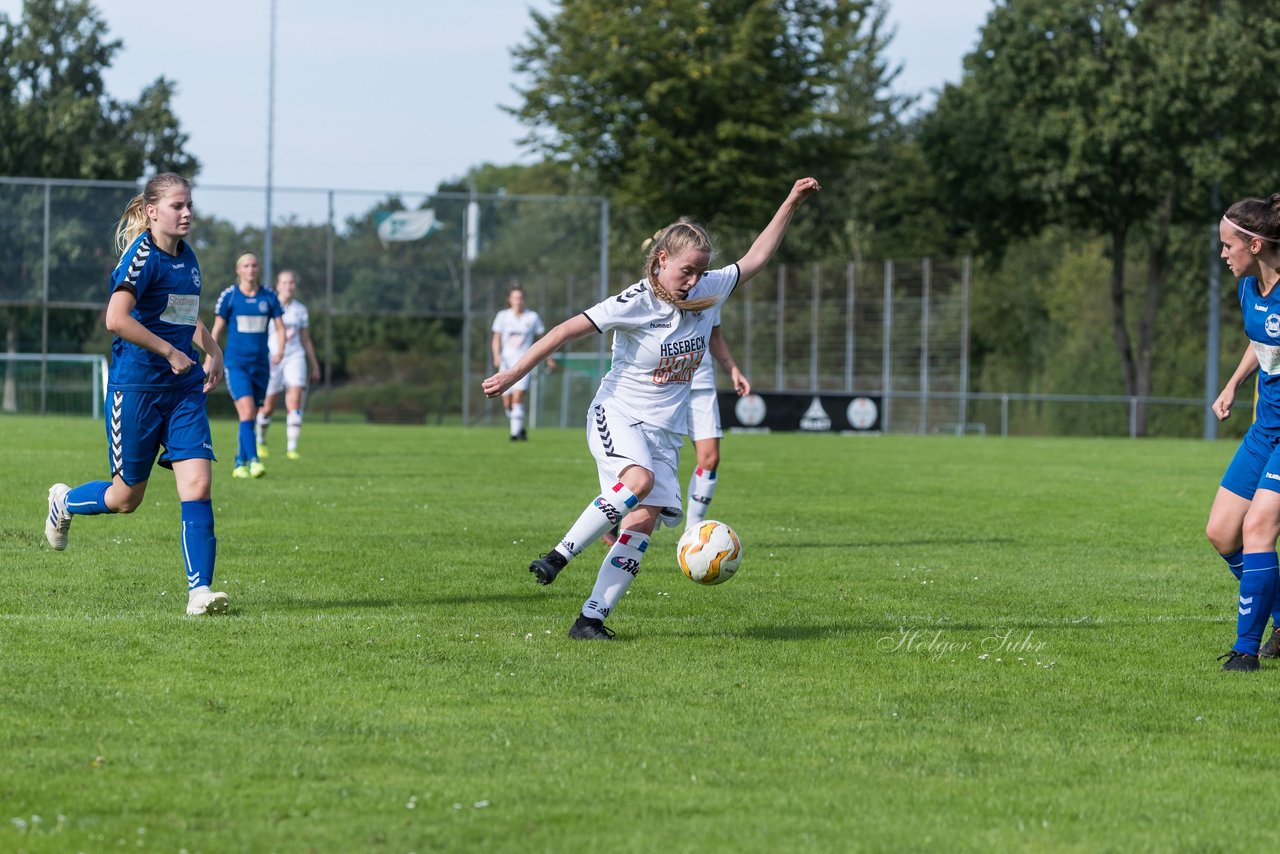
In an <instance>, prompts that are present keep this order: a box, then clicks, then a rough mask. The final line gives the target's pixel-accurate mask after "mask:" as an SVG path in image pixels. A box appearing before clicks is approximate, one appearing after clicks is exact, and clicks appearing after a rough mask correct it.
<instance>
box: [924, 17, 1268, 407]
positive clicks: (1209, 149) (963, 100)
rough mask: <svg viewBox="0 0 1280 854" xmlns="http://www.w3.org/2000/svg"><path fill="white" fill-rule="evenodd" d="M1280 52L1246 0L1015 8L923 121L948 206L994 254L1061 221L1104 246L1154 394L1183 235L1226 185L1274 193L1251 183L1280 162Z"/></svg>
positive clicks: (1115, 331) (985, 37)
mask: <svg viewBox="0 0 1280 854" xmlns="http://www.w3.org/2000/svg"><path fill="white" fill-rule="evenodd" d="M1277 48H1280V21H1277V20H1276V18H1275V17H1274V16H1272V15H1267V14H1264V13H1261V12H1260V11H1259V10H1258V9H1257V8H1256V7H1255V6H1254V5H1253V4H1247V3H1245V2H1243V0H1217V2H1207V0H1206V2H1168V0H1101V2H1086V0H1022V2H1018V3H1002V4H1000V5H997V6H996V8H995V9H994V10H993V11H992V13H991V15H990V17H989V18H988V20H987V23H986V26H985V27H984V29H983V33H982V40H981V43H980V44H979V46H978V48H977V50H975V51H974V52H973V53H971V54H970V55H969V56H968V57H966V59H965V75H964V78H963V80H962V81H961V83H960V84H959V85H956V86H948V87H947V88H946V90H945V91H944V92H943V94H942V97H941V98H940V100H939V103H938V106H937V109H936V110H935V111H934V113H933V114H932V115H931V116H930V117H929V118H928V119H927V121H926V122H925V127H924V128H923V131H922V145H923V146H924V151H925V153H926V157H927V160H928V162H929V163H930V165H931V168H932V170H933V171H934V173H935V175H936V176H937V178H938V181H939V184H940V186H941V187H942V188H943V190H944V192H943V193H941V194H940V203H941V204H942V205H944V206H945V207H946V208H947V209H948V211H949V213H950V214H951V215H952V216H953V217H955V218H956V219H957V220H958V221H962V222H965V223H967V224H968V225H969V226H970V228H971V230H972V233H973V235H974V239H975V241H976V242H977V243H978V244H979V245H980V246H981V247H983V248H984V249H985V250H986V251H987V252H988V253H989V254H990V255H991V256H992V257H995V256H998V255H1000V254H1001V253H1002V251H1003V249H1004V248H1005V247H1006V246H1008V245H1009V243H1010V241H1012V240H1015V239H1017V238H1019V237H1024V236H1027V235H1032V234H1036V233H1038V232H1039V231H1040V230H1041V229H1042V228H1044V227H1045V226H1046V225H1048V224H1061V225H1064V226H1067V227H1069V228H1073V229H1079V230H1082V231H1086V232H1089V233H1092V234H1095V235H1098V236H1101V237H1103V238H1105V240H1106V242H1107V254H1108V256H1109V259H1110V275H1109V300H1110V305H1111V311H1110V315H1111V317H1110V325H1111V337H1112V340H1113V342H1114V346H1115V349H1116V353H1117V356H1118V360H1119V365H1120V370H1121V372H1122V375H1123V379H1124V390H1125V393H1126V394H1130V395H1139V396H1146V395H1149V394H1151V391H1152V377H1153V370H1152V368H1153V364H1154V360H1155V341H1156V337H1157V335H1156V328H1155V325H1156V322H1157V320H1158V318H1159V316H1160V305H1161V298H1162V294H1163V293H1164V292H1165V291H1166V289H1167V286H1168V283H1169V276H1170V272H1171V265H1172V256H1171V251H1172V247H1173V244H1174V242H1175V241H1176V240H1177V239H1178V238H1179V236H1180V235H1181V234H1182V232H1180V230H1179V229H1180V228H1188V227H1192V226H1203V225H1204V224H1206V223H1208V222H1211V221H1212V220H1213V219H1214V218H1216V215H1217V214H1218V213H1219V212H1218V211H1213V210H1211V205H1210V203H1209V192H1210V187H1211V185H1212V184H1213V182H1215V181H1218V182H1221V183H1222V185H1224V186H1230V187H1245V186H1251V187H1252V189H1249V190H1243V191H1242V192H1249V193H1259V192H1262V191H1263V190H1266V191H1267V192H1269V191H1270V189H1271V186H1272V185H1271V184H1262V185H1259V184H1256V183H1252V182H1255V181H1258V180H1259V179H1260V178H1261V177H1262V176H1264V175H1265V170H1263V169H1259V168H1258V166H1257V165H1256V164H1259V163H1263V162H1264V161H1265V159H1269V158H1270V148H1271V147H1272V142H1271V139H1270V133H1269V132H1268V128H1269V126H1270V122H1269V119H1270V117H1271V113H1272V112H1273V109H1274V98H1273V97H1272V95H1273V93H1274V90H1275V86H1274V78H1273V72H1272V71H1271V69H1270V63H1269V62H1268V57H1270V56H1274V55H1275V52H1276V50H1277ZM1268 177H1269V178H1270V179H1271V180H1274V176H1268ZM1194 233H1202V232H1194ZM1135 251H1136V252H1140V253H1141V255H1142V258H1143V266H1144V273H1143V279H1144V281H1143V283H1142V285H1141V287H1140V289H1139V292H1138V293H1137V294H1136V295H1134V294H1131V293H1130V292H1129V289H1128V288H1127V287H1126V274H1125V266H1126V262H1127V261H1128V260H1129V258H1130V255H1131V254H1132V253H1133V252H1135ZM1028 272H1029V273H1034V271H1031V270H1029V271H1028ZM1135 296H1136V299H1135ZM1132 302H1136V303H1137V307H1136V311H1135V310H1134V308H1133V307H1132V306H1131V303H1132ZM1135 314H1136V317H1135V316H1134V315H1135ZM1145 427H1146V412H1145V410H1144V411H1143V412H1141V413H1140V423H1139V430H1140V431H1141V432H1145Z"/></svg>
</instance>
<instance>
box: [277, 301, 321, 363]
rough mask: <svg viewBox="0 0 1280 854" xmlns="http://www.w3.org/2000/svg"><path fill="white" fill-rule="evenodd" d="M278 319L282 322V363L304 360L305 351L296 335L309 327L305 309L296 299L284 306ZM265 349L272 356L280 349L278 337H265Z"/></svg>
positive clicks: (308, 317)
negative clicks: (290, 360) (296, 359)
mask: <svg viewBox="0 0 1280 854" xmlns="http://www.w3.org/2000/svg"><path fill="white" fill-rule="evenodd" d="M281 305H284V303H281ZM280 319H281V320H283V321H284V359H283V360H282V361H287V360H289V359H293V358H306V354H307V351H306V350H305V349H303V347H302V339H301V338H299V337H298V333H300V332H301V331H302V330H304V329H306V328H307V327H308V326H310V325H311V324H310V316H309V315H308V314H307V307H306V306H305V305H303V304H302V303H300V302H298V301H297V300H296V299H295V300H289V304H288V305H284V315H283V316H282V317H281V318H280ZM267 349H268V350H269V351H270V352H271V355H273V356H274V355H275V354H276V350H278V349H280V344H279V337H278V336H277V335H275V334H274V333H273V334H271V335H268V336H267Z"/></svg>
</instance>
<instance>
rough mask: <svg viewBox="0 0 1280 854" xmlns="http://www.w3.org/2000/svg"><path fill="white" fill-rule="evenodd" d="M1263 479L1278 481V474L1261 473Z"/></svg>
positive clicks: (1279, 478) (1279, 475)
mask: <svg viewBox="0 0 1280 854" xmlns="http://www.w3.org/2000/svg"><path fill="white" fill-rule="evenodd" d="M1262 476H1263V477H1265V478H1266V479H1267V480H1280V474H1272V473H1271V472H1263V474H1262Z"/></svg>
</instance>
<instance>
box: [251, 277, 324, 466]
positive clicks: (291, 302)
mask: <svg viewBox="0 0 1280 854" xmlns="http://www.w3.org/2000/svg"><path fill="white" fill-rule="evenodd" d="M297 289H298V274H297V273H296V272H294V271H293V270H281V271H280V275H278V276H276V288H275V290H276V296H277V297H279V299H280V306H281V307H282V308H283V309H284V316H283V317H282V318H281V319H282V320H283V321H284V358H282V359H281V360H280V361H279V362H278V363H273V364H272V365H271V379H269V380H268V381H267V396H266V399H264V400H263V401H262V408H260V409H259V410H258V418H257V421H256V423H255V427H256V429H257V436H256V437H255V438H256V442H257V446H258V447H257V450H258V456H259V457H260V458H262V459H264V460H265V459H266V458H267V453H268V452H267V428H269V427H270V426H271V414H272V413H273V412H275V408H276V398H277V397H278V396H279V395H280V392H281V391H283V392H284V406H285V448H286V453H285V456H287V457H288V458H289V459H291V460H296V459H298V456H299V454H298V437H299V436H301V435H302V404H303V400H304V396H305V394H306V391H307V380H308V378H310V380H311V382H319V381H320V362H319V360H318V359H316V348H315V347H314V346H312V344H311V332H310V326H311V322H310V316H309V315H308V314H307V307H306V306H305V305H303V304H302V303H300V302H299V301H298V300H297V299H295V298H294V297H295V294H296V292H297ZM267 342H268V344H269V345H270V349H271V355H272V356H273V357H274V356H275V354H276V349H277V348H278V347H279V346H280V345H279V344H278V343H277V339H276V338H275V337H274V336H272V337H271V338H269V339H267ZM308 369H310V370H308Z"/></svg>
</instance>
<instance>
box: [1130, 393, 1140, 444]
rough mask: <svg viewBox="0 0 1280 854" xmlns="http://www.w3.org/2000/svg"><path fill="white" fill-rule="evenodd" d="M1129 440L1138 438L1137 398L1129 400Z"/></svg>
mask: <svg viewBox="0 0 1280 854" xmlns="http://www.w3.org/2000/svg"><path fill="white" fill-rule="evenodd" d="M1129 438H1130V439H1136V438H1138V398H1136V397H1131V398H1129Z"/></svg>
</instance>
